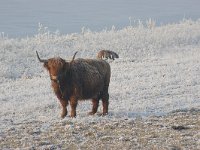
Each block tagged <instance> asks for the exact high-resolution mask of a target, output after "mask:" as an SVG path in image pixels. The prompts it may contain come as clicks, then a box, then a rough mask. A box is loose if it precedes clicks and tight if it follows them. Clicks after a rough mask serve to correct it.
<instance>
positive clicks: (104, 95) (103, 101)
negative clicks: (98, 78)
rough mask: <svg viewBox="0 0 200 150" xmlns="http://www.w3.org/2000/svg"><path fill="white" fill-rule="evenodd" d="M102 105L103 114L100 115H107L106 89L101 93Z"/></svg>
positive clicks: (107, 96)
mask: <svg viewBox="0 0 200 150" xmlns="http://www.w3.org/2000/svg"><path fill="white" fill-rule="evenodd" d="M102 105H103V113H102V115H103V116H104V115H107V114H108V105H109V94H108V87H106V88H105V89H104V92H103V93H102Z"/></svg>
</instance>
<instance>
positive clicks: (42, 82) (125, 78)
mask: <svg viewBox="0 0 200 150" xmlns="http://www.w3.org/2000/svg"><path fill="white" fill-rule="evenodd" d="M39 31H40V33H38V34H37V35H35V36H33V37H27V38H22V39H11V38H7V37H4V36H3V35H1V36H0V53H1V55H0V102H1V109H0V147H1V148H2V149H16V148H19V149H67V148H68V149H95V148H96V149H105V148H107V149H119V148H121V149H174V150H175V149H194V150H196V149H200V146H199V144H200V143H199V138H200V137H199V136H200V135H199V129H200V125H199V124H200V122H199V120H200V118H199V116H200V112H199V108H200V90H199V89H200V80H199V79H200V60H199V58H200V21H199V20H197V21H191V20H184V21H181V22H180V23H177V24H168V25H163V26H159V27H157V26H155V24H154V22H152V21H148V22H147V23H146V24H142V23H141V22H138V24H135V25H134V26H128V27H126V28H124V29H122V30H116V29H115V28H114V27H113V28H112V29H111V30H108V31H107V30H105V31H101V32H91V31H90V30H87V29H84V30H82V33H80V34H69V35H60V34H59V33H53V32H50V31H47V30H46V28H45V27H43V26H42V25H41V26H40V29H39ZM100 49H110V50H113V51H115V52H117V53H118V54H119V56H120V58H119V59H118V60H116V61H109V63H110V65H111V71H112V76H111V82H110V87H109V94H110V106H109V115H108V116H105V117H99V116H98V115H95V116H88V115H87V113H88V112H89V111H90V109H91V102H90V101H81V102H80V103H79V105H78V107H77V117H76V118H74V119H71V118H69V117H66V118H65V119H63V120H61V119H60V114H59V113H60V107H59V104H58V101H57V99H56V96H55V95H54V93H53V92H52V89H51V86H50V79H49V76H48V74H47V72H46V71H45V70H44V68H43V66H42V65H41V64H40V63H39V62H38V60H37V58H36V54H35V51H36V50H37V51H38V52H39V53H40V56H41V57H42V58H50V57H54V56H60V57H62V58H66V60H71V58H72V56H73V53H74V52H75V51H77V50H78V51H79V52H78V54H77V57H82V58H96V54H97V52H98V51H99V50H100ZM101 111H102V106H100V108H99V112H101Z"/></svg>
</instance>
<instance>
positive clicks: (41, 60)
mask: <svg viewBox="0 0 200 150" xmlns="http://www.w3.org/2000/svg"><path fill="white" fill-rule="evenodd" d="M36 54H37V58H38V60H39V61H40V62H43V63H45V62H47V60H45V59H40V57H39V55H38V52H37V51H36Z"/></svg>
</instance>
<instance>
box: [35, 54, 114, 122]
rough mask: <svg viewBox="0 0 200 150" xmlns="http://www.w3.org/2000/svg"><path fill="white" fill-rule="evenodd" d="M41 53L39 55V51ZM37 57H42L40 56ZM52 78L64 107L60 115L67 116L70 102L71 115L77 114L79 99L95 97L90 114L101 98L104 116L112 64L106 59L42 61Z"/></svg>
mask: <svg viewBox="0 0 200 150" xmlns="http://www.w3.org/2000/svg"><path fill="white" fill-rule="evenodd" d="M37 55H38V54H37ZM38 59H39V60H40V61H41V59H40V58H39V56H38ZM41 62H44V67H45V68H46V69H47V70H48V72H49V75H50V78H51V80H52V87H53V90H54V92H55V94H56V96H57V98H58V99H59V100H60V103H61V106H62V114H61V117H62V118H64V117H65V116H66V115H67V108H66V107H67V105H68V102H70V105H71V117H75V116H76V107H77V104H78V100H85V99H92V103H93V107H92V111H91V112H90V113H89V114H91V115H92V114H95V113H96V112H97V109H98V105H99V100H100V99H102V103H103V115H106V114H107V113H108V104H109V101H108V99H109V94H108V87H109V83H110V75H111V71H110V65H109V64H108V63H107V62H106V61H104V60H96V59H76V60H72V61H71V62H66V61H65V60H63V59H62V58H50V59H48V60H43V61H41Z"/></svg>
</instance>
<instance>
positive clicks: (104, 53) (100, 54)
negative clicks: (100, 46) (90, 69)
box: [97, 50, 119, 60]
mask: <svg viewBox="0 0 200 150" xmlns="http://www.w3.org/2000/svg"><path fill="white" fill-rule="evenodd" d="M97 58H99V59H108V58H109V59H113V60H115V58H119V55H118V54H117V53H115V52H113V51H110V50H101V51H99V52H98V54H97Z"/></svg>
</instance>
